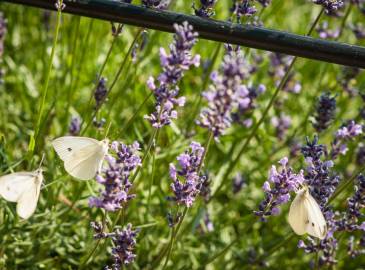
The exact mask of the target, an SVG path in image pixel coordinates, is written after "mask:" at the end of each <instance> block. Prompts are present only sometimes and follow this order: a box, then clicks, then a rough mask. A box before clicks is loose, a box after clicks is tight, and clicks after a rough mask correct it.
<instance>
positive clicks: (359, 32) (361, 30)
mask: <svg viewBox="0 0 365 270" xmlns="http://www.w3.org/2000/svg"><path fill="white" fill-rule="evenodd" d="M351 30H352V32H353V33H354V35H355V37H356V38H357V39H365V27H364V25H363V24H362V23H357V24H355V25H353V26H351Z"/></svg>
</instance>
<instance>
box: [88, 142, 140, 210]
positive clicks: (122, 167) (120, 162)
mask: <svg viewBox="0 0 365 270" xmlns="http://www.w3.org/2000/svg"><path fill="white" fill-rule="evenodd" d="M111 149H112V152H114V154H113V155H107V156H106V157H105V160H106V165H104V166H103V168H102V170H101V174H98V175H97V176H96V180H97V181H98V182H99V183H100V184H102V185H103V186H104V191H102V192H101V195H100V197H99V198H96V197H91V198H90V199H89V205H90V206H91V207H97V208H103V209H105V210H106V211H116V210H118V209H120V208H122V207H123V204H125V203H127V202H128V201H129V200H130V199H132V198H134V197H135V195H131V194H129V190H130V188H131V187H132V183H131V182H130V181H129V176H130V174H131V173H132V171H133V170H134V169H135V168H136V167H137V166H140V165H141V159H140V158H139V156H138V155H137V154H136V152H137V151H138V150H139V145H138V143H137V142H135V143H133V144H132V145H130V146H128V145H125V144H123V143H119V142H113V143H112V146H111Z"/></svg>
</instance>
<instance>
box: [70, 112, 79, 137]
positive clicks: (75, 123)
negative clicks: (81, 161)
mask: <svg viewBox="0 0 365 270" xmlns="http://www.w3.org/2000/svg"><path fill="white" fill-rule="evenodd" d="M80 129H81V120H80V118H79V117H77V116H75V117H72V118H71V123H70V126H69V127H68V132H69V133H70V135H72V136H77V135H79V134H80Z"/></svg>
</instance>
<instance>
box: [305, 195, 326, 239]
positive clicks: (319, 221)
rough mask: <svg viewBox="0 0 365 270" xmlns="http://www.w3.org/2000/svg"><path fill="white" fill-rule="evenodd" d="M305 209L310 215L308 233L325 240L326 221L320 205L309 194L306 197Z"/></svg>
mask: <svg viewBox="0 0 365 270" xmlns="http://www.w3.org/2000/svg"><path fill="white" fill-rule="evenodd" d="M304 207H305V208H306V210H307V213H308V221H307V224H306V231H307V233H308V234H309V235H311V236H314V237H318V238H319V239H323V238H325V236H326V234H327V225H326V220H325V218H324V216H323V214H322V211H321V208H320V207H319V205H318V203H317V202H316V200H315V199H314V198H313V197H312V196H311V195H310V194H309V193H307V194H306V196H305V199H304Z"/></svg>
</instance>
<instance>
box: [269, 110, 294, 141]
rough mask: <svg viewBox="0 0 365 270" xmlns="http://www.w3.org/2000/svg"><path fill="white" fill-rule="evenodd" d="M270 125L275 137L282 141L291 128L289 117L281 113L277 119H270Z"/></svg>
mask: <svg viewBox="0 0 365 270" xmlns="http://www.w3.org/2000/svg"><path fill="white" fill-rule="evenodd" d="M271 124H272V125H273V127H274V128H275V133H276V136H277V137H278V139H279V140H280V141H282V140H284V138H285V135H286V132H287V131H288V129H289V128H290V126H291V118H290V116H288V115H285V114H283V113H281V114H280V116H279V117H277V116H274V117H273V118H271Z"/></svg>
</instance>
